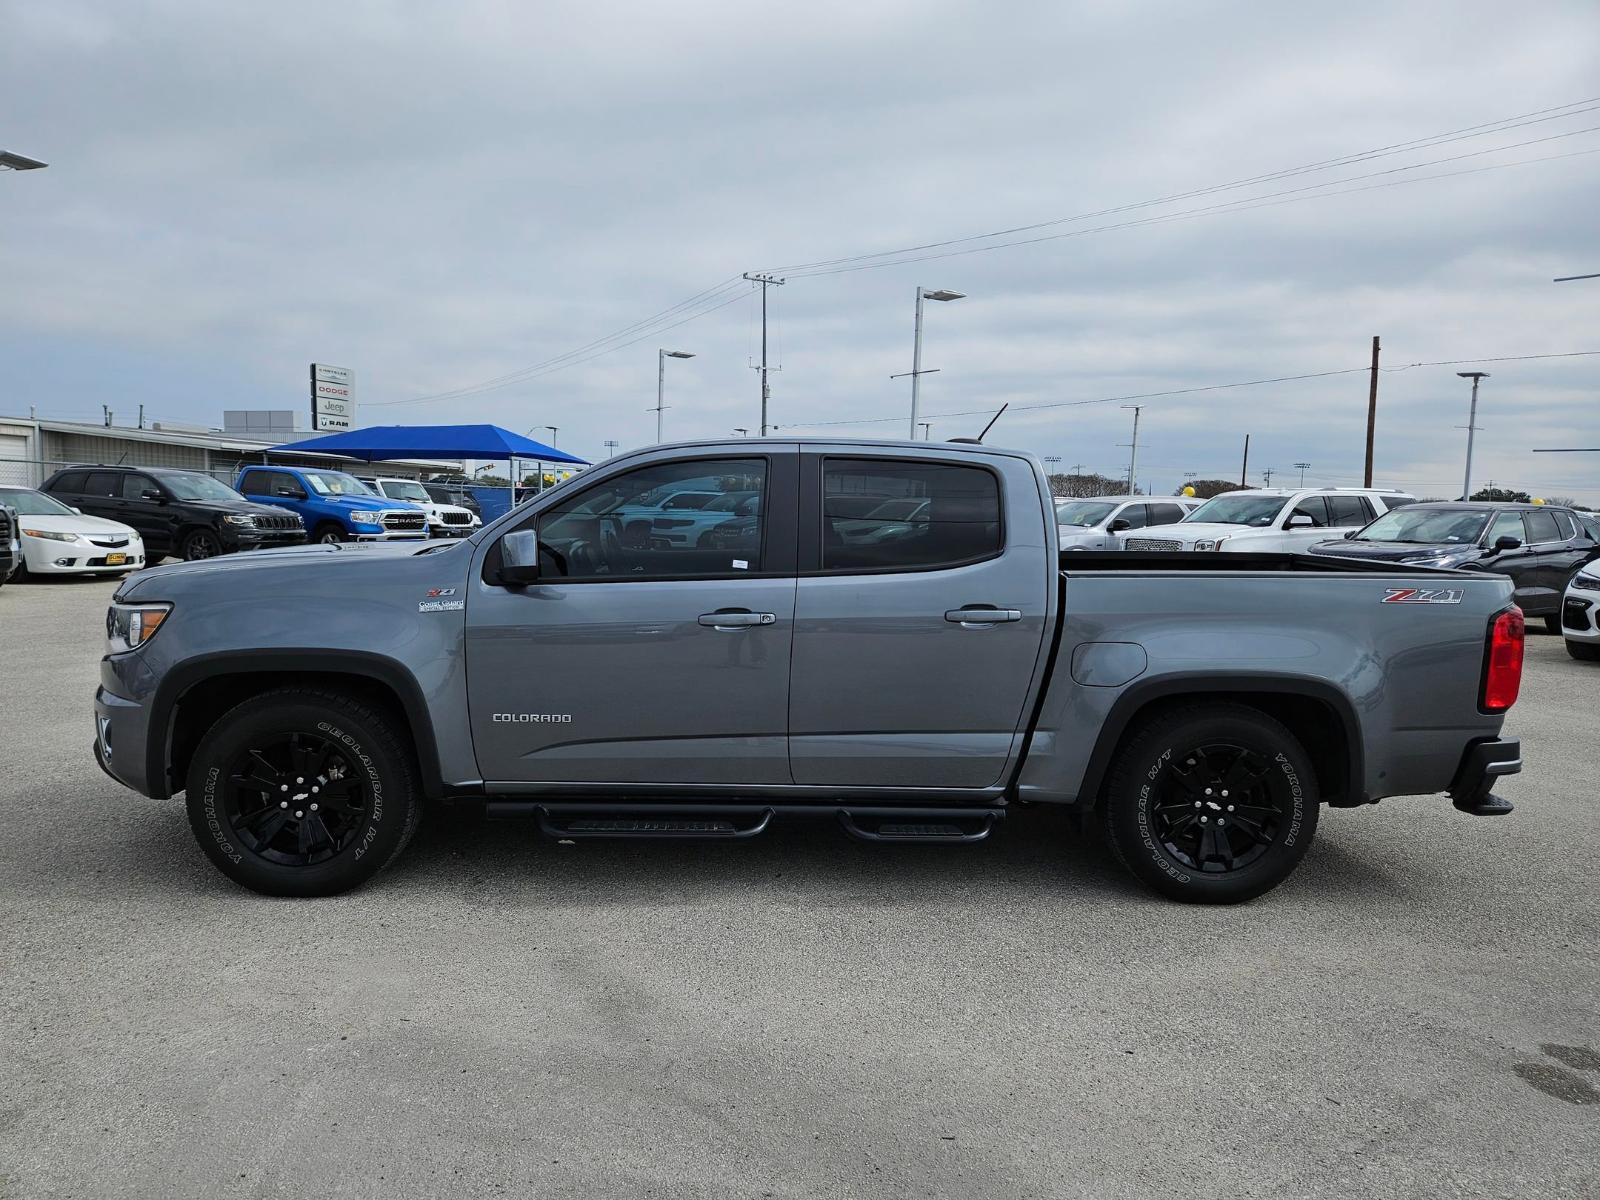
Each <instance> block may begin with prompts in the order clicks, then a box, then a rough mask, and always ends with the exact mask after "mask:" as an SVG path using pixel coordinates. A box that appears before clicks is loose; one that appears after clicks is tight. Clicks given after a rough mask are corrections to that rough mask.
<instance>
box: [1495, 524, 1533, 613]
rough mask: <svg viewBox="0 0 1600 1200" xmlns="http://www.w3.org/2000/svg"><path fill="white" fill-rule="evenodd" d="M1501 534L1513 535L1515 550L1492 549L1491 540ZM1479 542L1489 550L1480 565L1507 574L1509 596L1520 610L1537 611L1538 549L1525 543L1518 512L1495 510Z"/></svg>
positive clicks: (1524, 533)
mask: <svg viewBox="0 0 1600 1200" xmlns="http://www.w3.org/2000/svg"><path fill="white" fill-rule="evenodd" d="M1503 537H1514V538H1516V539H1517V540H1518V541H1519V542H1521V543H1522V544H1521V545H1520V546H1518V547H1517V548H1516V549H1515V550H1495V548H1494V544H1495V542H1496V541H1498V540H1499V539H1500V538H1503ZM1483 544H1484V546H1485V547H1487V548H1488V551H1489V557H1488V558H1487V559H1486V560H1485V563H1484V565H1485V566H1487V567H1488V569H1489V570H1491V571H1494V572H1495V573H1497V574H1500V575H1506V576H1509V577H1510V579H1511V586H1512V599H1514V600H1515V601H1516V602H1517V605H1518V606H1519V607H1520V608H1521V609H1522V610H1523V611H1524V612H1528V611H1530V610H1532V611H1535V612H1536V611H1538V609H1539V605H1540V604H1541V603H1542V602H1543V601H1542V598H1541V597H1542V593H1543V590H1544V589H1543V585H1542V584H1541V583H1540V582H1539V552H1538V551H1537V550H1536V549H1535V548H1534V547H1533V546H1531V545H1529V543H1528V529H1527V527H1526V526H1525V525H1524V524H1523V523H1522V514H1521V513H1520V512H1516V511H1512V512H1501V513H1496V514H1495V518H1494V520H1493V521H1492V522H1491V523H1490V525H1489V532H1488V534H1487V535H1486V537H1485V539H1484V543H1483Z"/></svg>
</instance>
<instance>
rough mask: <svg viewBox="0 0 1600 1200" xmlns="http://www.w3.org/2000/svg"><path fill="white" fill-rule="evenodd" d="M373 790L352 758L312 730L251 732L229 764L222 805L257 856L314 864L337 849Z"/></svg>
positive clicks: (346, 843) (360, 819)
mask: <svg viewBox="0 0 1600 1200" xmlns="http://www.w3.org/2000/svg"><path fill="white" fill-rule="evenodd" d="M370 801H371V793H370V790H369V785H368V783H367V778H366V776H365V775H364V774H363V773H361V771H360V770H359V769H358V764H357V763H356V761H355V760H354V759H353V758H351V756H350V755H349V754H348V753H346V751H345V750H344V749H343V748H342V747H341V746H339V745H338V744H337V743H334V742H331V741H329V740H328V739H327V738H324V737H321V736H319V735H317V734H314V733H282V734H275V735H271V736H269V737H266V738H261V739H257V740H256V741H255V742H253V743H252V744H251V746H250V748H249V749H246V750H243V751H241V752H240V753H239V754H238V755H237V756H236V757H235V759H234V760H233V762H232V763H230V764H229V768H228V784H227V788H226V790H225V792H224V796H223V811H224V812H225V813H226V815H227V817H228V822H229V824H231V825H232V826H233V830H234V833H235V834H237V835H238V838H239V840H240V841H241V842H242V843H244V845H245V846H246V847H247V848H248V849H249V850H250V851H251V852H252V853H254V854H256V855H257V856H259V857H261V858H264V859H266V860H267V861H268V862H273V863H278V864H280V865H282V866H286V867H313V866H316V865H318V864H319V863H325V862H327V861H329V860H330V859H333V858H336V857H337V856H338V855H340V854H341V853H343V852H344V851H345V850H346V849H348V848H349V847H350V845H351V844H352V843H353V842H354V841H355V839H356V835H357V834H359V833H360V832H361V830H362V828H363V826H364V825H365V823H366V819H367V814H368V812H369V810H370V809H369V805H370Z"/></svg>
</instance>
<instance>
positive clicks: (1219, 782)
mask: <svg viewBox="0 0 1600 1200" xmlns="http://www.w3.org/2000/svg"><path fill="white" fill-rule="evenodd" d="M1104 808H1105V821H1106V831H1107V833H1108V835H1109V839H1110V842H1111V845H1112V847H1113V848H1114V849H1115V851H1116V854H1117V857H1118V858H1120V859H1121V860H1122V863H1123V865H1124V866H1126V867H1127V868H1128V870H1130V871H1131V872H1132V873H1133V874H1134V875H1136V876H1137V877H1138V878H1139V879H1140V880H1141V881H1143V882H1144V883H1146V884H1147V885H1149V886H1150V887H1152V888H1154V889H1155V890H1156V891H1158V892H1160V893H1162V894H1163V895H1165V896H1169V897H1171V898H1172V899H1174V900H1183V901H1186V902H1188V903H1192V904H1235V903H1238V902H1240V901H1243V900H1251V899H1254V898H1255V897H1256V896H1259V895H1261V894H1262V893H1263V892H1267V891H1270V890H1271V889H1272V888H1274V887H1276V886H1277V885H1278V884H1279V883H1281V882H1283V880H1284V879H1286V878H1287V877H1288V876H1289V873H1290V872H1291V871H1293V870H1294V868H1295V867H1296V866H1297V865H1298V864H1299V862H1300V860H1301V858H1303V857H1304V856H1305V853H1306V850H1307V848H1308V847H1309V846H1310V845H1311V838H1312V836H1313V835H1314V834H1315V833H1316V829H1317V808H1318V792H1317V780H1316V773H1315V771H1314V770H1313V769H1312V765H1311V759H1310V756H1309V755H1308V754H1307V753H1306V751H1305V748H1304V747H1302V746H1301V745H1300V742H1299V741H1298V740H1297V739H1296V738H1295V736H1294V734H1292V733H1290V732H1289V730H1288V729H1287V728H1286V727H1284V725H1282V724H1281V723H1280V722H1278V721H1275V720H1273V719H1272V718H1271V717H1269V716H1267V715H1266V714H1265V713H1262V712H1260V711H1259V710H1257V709H1254V708H1249V707H1246V706H1245V705H1241V704H1228V703H1220V704H1206V705H1203V706H1202V705H1192V706H1187V705H1186V706H1184V707H1182V708H1175V709H1170V710H1168V711H1167V712H1164V713H1162V714H1161V715H1159V716H1156V717H1154V718H1153V719H1151V720H1150V721H1148V722H1147V723H1145V724H1144V725H1142V726H1140V727H1139V728H1138V729H1137V730H1136V731H1135V732H1134V734H1133V736H1132V737H1131V738H1130V739H1129V740H1128V741H1127V742H1126V743H1125V744H1124V745H1123V746H1122V748H1121V749H1120V750H1119V751H1118V753H1117V757H1116V759H1115V761H1114V762H1113V763H1112V767H1111V772H1110V775H1109V777H1108V782H1107V785H1106V790H1105V794H1104Z"/></svg>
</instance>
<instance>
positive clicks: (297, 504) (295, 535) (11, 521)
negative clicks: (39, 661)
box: [0, 465, 483, 583]
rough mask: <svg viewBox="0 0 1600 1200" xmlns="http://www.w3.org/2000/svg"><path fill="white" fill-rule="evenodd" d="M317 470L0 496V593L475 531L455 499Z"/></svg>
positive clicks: (64, 479) (76, 481) (77, 472)
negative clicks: (31, 579)
mask: <svg viewBox="0 0 1600 1200" xmlns="http://www.w3.org/2000/svg"><path fill="white" fill-rule="evenodd" d="M433 486H436V487H437V491H432V490H429V487H427V486H424V485H422V484H419V483H418V482H417V481H415V480H411V479H401V478H388V477H378V476H375V477H372V478H370V479H367V480H361V479H358V478H356V477H355V476H353V475H350V474H347V473H346V472H344V471H333V470H324V469H320V468H315V469H313V468H301V467H280V466H247V467H244V468H242V469H241V470H240V472H239V474H238V476H237V478H236V479H235V481H234V486H233V487H229V486H228V485H227V484H225V483H223V482H221V481H220V480H218V479H216V478H214V477H213V476H211V475H208V474H206V473H205V472H203V471H184V470H177V469H171V468H163V467H121V466H103V465H95V466H74V467H65V468H63V469H61V470H59V471H57V472H55V474H53V475H51V476H50V478H49V479H47V480H45V482H44V483H43V485H42V486H41V487H39V488H37V489H35V488H29V487H19V486H14V485H5V486H0V583H4V582H5V580H6V578H7V577H9V576H10V575H11V574H12V573H13V572H14V571H19V570H20V571H26V572H27V573H29V574H34V575H122V574H126V573H127V572H128V571H132V570H136V569H138V568H140V567H143V566H146V565H148V564H150V563H156V562H160V561H161V560H162V559H163V558H167V557H177V558H182V559H187V560H190V561H194V560H198V559H206V558H214V557H216V556H217V555H219V554H232V553H235V552H238V551H241V550H260V549H270V548H272V547H276V546H297V545H301V544H303V543H305V542H306V541H308V540H311V541H317V542H343V541H399V540H416V541H421V540H423V539H426V538H441V537H465V536H466V535H468V534H470V533H471V532H473V530H475V529H478V528H481V527H482V524H483V520H482V518H481V517H480V516H479V514H478V513H477V512H476V511H474V510H473V508H469V507H468V506H466V505H462V504H455V503H452V502H451V501H450V500H448V499H440V498H439V497H440V496H441V495H442V496H445V497H458V498H459V497H461V496H464V495H465V493H464V490H463V489H460V488H459V487H452V485H450V484H448V483H446V484H440V485H433Z"/></svg>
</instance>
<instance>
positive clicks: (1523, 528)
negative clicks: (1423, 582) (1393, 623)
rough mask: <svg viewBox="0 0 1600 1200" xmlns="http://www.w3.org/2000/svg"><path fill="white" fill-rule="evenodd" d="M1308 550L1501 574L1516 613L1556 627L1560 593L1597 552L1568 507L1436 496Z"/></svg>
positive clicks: (1558, 627)
mask: <svg viewBox="0 0 1600 1200" xmlns="http://www.w3.org/2000/svg"><path fill="white" fill-rule="evenodd" d="M1311 553H1312V554H1328V555H1333V556H1335V557H1338V558H1368V559H1374V560H1377V561H1380V562H1401V563H1407V564H1412V565H1415V566H1422V567H1452V568H1456V569H1461V570H1468V571H1493V572H1495V573H1496V574H1498V575H1507V576H1510V578H1511V583H1512V586H1513V587H1514V588H1515V589H1516V591H1515V598H1516V602H1517V604H1518V605H1519V606H1520V607H1521V609H1522V611H1523V612H1524V613H1526V614H1527V615H1528V616H1529V617H1530V618H1537V617H1543V618H1544V623H1545V628H1546V629H1548V630H1549V631H1550V632H1551V633H1560V632H1561V596H1562V593H1564V592H1565V591H1566V590H1567V583H1568V582H1569V581H1570V580H1571V579H1572V576H1573V575H1574V574H1575V573H1576V572H1577V570H1578V568H1579V567H1581V566H1583V564H1584V563H1586V562H1589V561H1590V560H1592V559H1594V558H1596V557H1597V556H1600V544H1597V543H1596V539H1595V537H1594V533H1593V531H1592V530H1591V529H1590V528H1589V526H1588V525H1586V524H1585V523H1584V521H1583V520H1582V518H1580V517H1579V515H1578V514H1577V513H1575V512H1573V511H1572V510H1571V509H1568V508H1557V507H1556V506H1554V505H1550V504H1502V503H1491V502H1488V501H1468V502H1462V501H1453V502H1443V501H1440V502H1434V503H1430V504H1408V505H1406V506H1405V507H1404V508H1399V509H1394V510H1392V511H1390V512H1386V513H1384V514H1383V516H1381V517H1379V518H1378V519H1377V520H1376V521H1373V522H1372V523H1371V524H1370V525H1368V526H1367V527H1366V528H1365V529H1355V530H1352V531H1351V532H1349V533H1347V534H1345V536H1344V539H1343V540H1339V541H1328V542H1318V543H1316V544H1315V545H1314V546H1312V547H1311Z"/></svg>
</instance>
